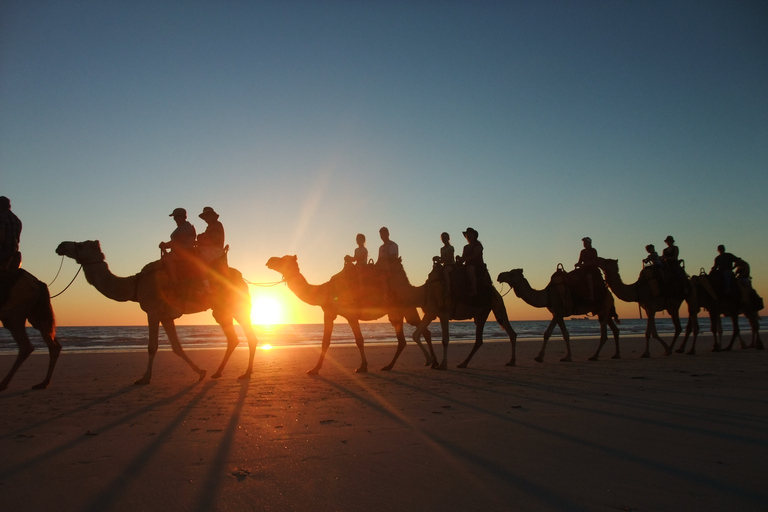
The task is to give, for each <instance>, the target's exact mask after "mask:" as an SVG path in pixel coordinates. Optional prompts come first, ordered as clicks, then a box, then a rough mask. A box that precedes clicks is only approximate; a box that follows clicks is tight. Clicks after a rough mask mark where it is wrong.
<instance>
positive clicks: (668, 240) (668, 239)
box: [664, 235, 675, 243]
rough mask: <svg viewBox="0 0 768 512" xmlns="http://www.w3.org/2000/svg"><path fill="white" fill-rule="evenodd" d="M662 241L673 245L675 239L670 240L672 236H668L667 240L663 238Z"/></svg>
mask: <svg viewBox="0 0 768 512" xmlns="http://www.w3.org/2000/svg"><path fill="white" fill-rule="evenodd" d="M664 241H665V242H673V243H674V241H675V239H674V238H672V235H670V236H668V237H667V238H665V239H664Z"/></svg>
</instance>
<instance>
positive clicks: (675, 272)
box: [661, 236, 686, 280]
mask: <svg viewBox="0 0 768 512" xmlns="http://www.w3.org/2000/svg"><path fill="white" fill-rule="evenodd" d="M664 243H666V244H667V246H666V247H665V248H664V250H663V251H661V261H662V262H663V263H664V268H665V274H664V275H665V277H666V276H667V275H669V276H671V277H672V278H674V279H675V280H679V279H686V277H685V275H684V272H682V270H683V269H682V268H680V260H679V257H680V249H679V248H678V247H677V246H676V245H675V239H674V238H672V237H671V236H668V237H667V238H665V239H664Z"/></svg>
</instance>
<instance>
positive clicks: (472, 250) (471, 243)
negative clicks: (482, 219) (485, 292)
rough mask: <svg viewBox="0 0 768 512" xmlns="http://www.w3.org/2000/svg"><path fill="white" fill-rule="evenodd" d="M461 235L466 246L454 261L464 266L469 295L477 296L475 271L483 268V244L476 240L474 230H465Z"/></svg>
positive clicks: (477, 234)
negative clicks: (465, 241) (464, 239)
mask: <svg viewBox="0 0 768 512" xmlns="http://www.w3.org/2000/svg"><path fill="white" fill-rule="evenodd" d="M462 234H463V235H464V238H466V239H467V245H465V246H464V249H463V250H462V251H461V256H459V257H458V258H456V261H457V262H459V263H461V264H462V265H464V267H465V268H466V269H467V278H468V279H469V287H470V292H469V293H470V295H471V296H474V295H477V269H479V268H485V261H484V260H483V244H481V243H480V240H478V239H477V237H478V236H480V235H479V233H478V232H477V230H475V229H474V228H467V230H466V231H463V232H462Z"/></svg>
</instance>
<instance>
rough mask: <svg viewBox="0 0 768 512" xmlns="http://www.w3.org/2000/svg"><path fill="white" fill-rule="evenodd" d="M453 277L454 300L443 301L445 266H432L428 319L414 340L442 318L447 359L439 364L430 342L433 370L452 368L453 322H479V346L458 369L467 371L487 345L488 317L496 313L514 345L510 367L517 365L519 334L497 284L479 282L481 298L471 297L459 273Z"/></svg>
mask: <svg viewBox="0 0 768 512" xmlns="http://www.w3.org/2000/svg"><path fill="white" fill-rule="evenodd" d="M452 275H453V277H451V290H452V293H451V298H450V300H443V299H442V296H443V289H444V288H443V287H444V285H442V284H441V283H442V280H443V277H444V273H443V266H442V265H440V264H439V263H435V264H434V265H433V266H432V271H431V272H430V273H429V277H428V278H427V282H426V284H425V286H426V295H425V301H424V303H423V305H422V306H421V307H422V310H423V311H424V318H422V320H421V323H420V324H419V326H418V327H417V328H416V331H414V333H413V337H414V339H417V337H418V336H419V335H420V333H421V332H423V331H424V330H425V329H426V328H427V327H428V326H429V324H430V323H431V322H432V321H434V320H435V319H436V318H439V319H440V327H441V330H442V344H443V357H442V359H441V360H440V363H438V362H437V356H436V355H435V351H434V349H433V347H432V342H431V340H429V339H427V345H428V346H429V352H430V356H431V358H432V359H431V365H432V368H435V369H438V370H445V369H446V368H447V367H448V343H449V341H450V333H449V327H450V321H451V320H473V321H474V323H475V343H474V345H472V349H471V350H470V352H469V355H467V357H466V358H465V359H464V361H462V362H461V363H460V364H459V365H457V368H466V367H467V365H468V364H469V361H470V360H471V359H472V356H474V355H475V352H477V350H478V349H479V348H480V347H481V346H482V345H483V330H484V328H485V323H486V322H487V321H488V316H489V315H490V314H491V312H493V315H494V316H495V317H496V321H497V322H499V325H500V326H501V327H502V329H504V331H506V333H507V334H508V335H509V341H510V342H511V343H512V357H511V358H510V360H509V362H508V363H506V366H515V347H516V343H517V333H516V332H515V330H514V329H513V328H512V325H511V324H510V323H509V317H508V315H507V308H506V307H505V306H504V299H503V298H502V297H501V295H500V294H499V292H498V290H496V288H494V287H493V283H491V282H490V279H488V282H485V281H484V280H482V279H481V280H479V282H478V283H477V286H478V289H477V292H478V293H477V295H474V296H468V294H467V293H465V292H463V291H461V288H462V287H461V280H460V279H459V276H458V272H453V274H452Z"/></svg>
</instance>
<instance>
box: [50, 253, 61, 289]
mask: <svg viewBox="0 0 768 512" xmlns="http://www.w3.org/2000/svg"><path fill="white" fill-rule="evenodd" d="M63 266H64V256H62V257H61V263H59V270H58V271H57V272H56V275H55V276H54V277H53V281H51V282H50V283H48V287H49V288H50V287H51V285H52V284H53V283H55V282H56V279H57V278H58V277H59V274H60V273H61V267H63Z"/></svg>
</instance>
